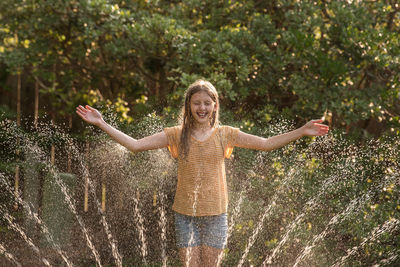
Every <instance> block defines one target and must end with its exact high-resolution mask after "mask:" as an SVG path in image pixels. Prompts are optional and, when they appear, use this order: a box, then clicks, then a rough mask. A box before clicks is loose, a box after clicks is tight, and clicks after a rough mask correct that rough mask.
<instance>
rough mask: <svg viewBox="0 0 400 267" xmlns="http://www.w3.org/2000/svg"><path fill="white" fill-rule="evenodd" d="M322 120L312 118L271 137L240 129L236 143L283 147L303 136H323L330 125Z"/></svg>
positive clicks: (254, 147)
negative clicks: (303, 123)
mask: <svg viewBox="0 0 400 267" xmlns="http://www.w3.org/2000/svg"><path fill="white" fill-rule="evenodd" d="M322 122H323V120H312V121H309V122H308V123H306V124H305V125H304V126H302V127H300V128H298V129H296V130H293V131H290V132H287V133H284V134H280V135H276V136H272V137H269V138H263V137H259V136H255V135H251V134H247V133H243V132H242V131H239V133H238V136H237V139H236V144H235V145H236V146H238V147H243V148H250V149H258V150H265V151H271V150H274V149H277V148H280V147H283V146H285V145H287V144H289V143H290V142H292V141H295V140H297V139H300V138H301V137H303V136H321V135H325V134H327V133H328V131H329V127H328V126H327V125H325V124H321V123H322Z"/></svg>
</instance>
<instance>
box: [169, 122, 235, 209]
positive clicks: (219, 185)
mask: <svg viewBox="0 0 400 267" xmlns="http://www.w3.org/2000/svg"><path fill="white" fill-rule="evenodd" d="M164 132H165V134H166V135H167V138H168V149H169V151H170V153H171V155H172V157H174V158H177V159H178V183H177V187H176V192H175V199H174V204H173V206H172V209H173V210H174V211H176V212H178V213H181V214H184V215H189V216H210V215H219V214H222V213H225V212H227V208H228V191H227V185H226V174H225V162H224V159H225V158H229V157H230V155H231V154H232V151H233V147H234V146H235V143H236V138H237V135H238V132H239V129H238V128H233V127H230V126H220V127H217V128H215V129H214V131H213V132H212V134H211V135H210V136H209V137H207V139H205V140H204V141H199V140H197V139H196V138H194V137H193V136H191V137H190V141H189V154H188V155H187V156H186V158H185V159H183V158H182V157H181V156H180V155H179V143H180V138H181V132H182V128H181V126H175V127H170V128H165V129H164Z"/></svg>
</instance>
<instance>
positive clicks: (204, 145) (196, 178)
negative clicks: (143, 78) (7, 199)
mask: <svg viewBox="0 0 400 267" xmlns="http://www.w3.org/2000/svg"><path fill="white" fill-rule="evenodd" d="M76 112H77V114H78V115H79V116H80V117H81V118H82V119H83V120H84V121H86V122H88V123H90V124H93V125H96V126H98V127H99V128H100V129H102V130H103V131H105V132H106V133H107V134H108V135H109V136H111V137H112V138H113V139H114V140H115V141H117V142H118V143H120V144H121V145H123V146H125V147H126V148H127V149H129V150H130V151H134V152H138V151H145V150H150V149H158V148H165V147H168V149H169V151H170V153H171V155H172V156H173V157H174V158H176V159H177V160H178V183H177V188H176V193H175V198H174V204H173V206H172V209H173V210H174V213H175V230H176V240H177V245H178V247H179V255H180V259H181V261H182V263H183V265H184V266H217V265H218V264H219V261H218V259H219V258H220V256H221V255H222V252H223V248H224V247H225V245H226V241H227V229H228V225H227V207H228V193H227V185H226V178H225V165H224V159H225V158H229V157H230V155H231V153H232V151H233V148H234V147H235V146H237V147H242V148H249V149H258V150H265V151H271V150H274V149H277V148H280V147H282V146H285V145H286V144H288V143H290V142H292V141H294V140H297V139H299V138H301V137H303V136H320V135H325V134H327V133H328V131H329V127H328V126H326V125H324V124H321V123H322V120H312V121H310V122H308V123H307V124H305V125H304V126H302V127H301V128H298V129H296V130H294V131H290V132H287V133H285V134H281V135H277V136H273V137H270V138H263V137H258V136H254V135H251V134H246V133H244V132H242V131H240V130H239V129H238V128H233V127H230V126H220V125H219V120H218V118H219V100H218V93H217V91H216V89H215V88H214V86H213V85H212V84H211V83H209V82H207V81H204V80H199V81H196V82H195V83H193V84H192V85H190V86H189V88H188V89H187V91H186V94H185V104H184V107H183V110H182V123H181V125H179V126H175V127H170V128H165V129H164V131H162V132H160V133H157V134H154V135H151V136H147V137H145V138H142V139H139V140H135V139H133V138H132V137H130V136H128V135H126V134H124V133H122V132H120V131H119V130H117V129H115V128H113V127H112V126H110V125H109V124H107V123H106V122H105V121H104V120H103V118H102V116H101V114H100V113H99V112H98V111H97V110H96V109H94V108H92V107H90V106H86V107H83V106H79V107H77V110H76Z"/></svg>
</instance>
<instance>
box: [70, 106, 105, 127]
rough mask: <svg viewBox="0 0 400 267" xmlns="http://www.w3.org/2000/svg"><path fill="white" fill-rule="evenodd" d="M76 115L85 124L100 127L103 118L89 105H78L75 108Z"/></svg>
mask: <svg viewBox="0 0 400 267" xmlns="http://www.w3.org/2000/svg"><path fill="white" fill-rule="evenodd" d="M76 113H77V114H78V115H79V117H81V118H82V119H83V120H84V121H86V122H87V123H90V124H93V125H96V126H100V124H101V123H102V122H103V117H102V116H101V114H100V112H99V111H98V110H97V109H94V108H92V107H91V106H89V105H86V106H85V107H83V106H81V105H79V106H78V107H76Z"/></svg>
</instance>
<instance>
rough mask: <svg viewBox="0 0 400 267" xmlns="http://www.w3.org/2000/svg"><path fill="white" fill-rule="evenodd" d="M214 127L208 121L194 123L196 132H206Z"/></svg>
mask: <svg viewBox="0 0 400 267" xmlns="http://www.w3.org/2000/svg"><path fill="white" fill-rule="evenodd" d="M212 128H213V127H211V125H210V124H208V123H206V124H198V123H195V124H194V125H193V128H192V129H193V131H196V132H206V131H209V130H211V129H212Z"/></svg>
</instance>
